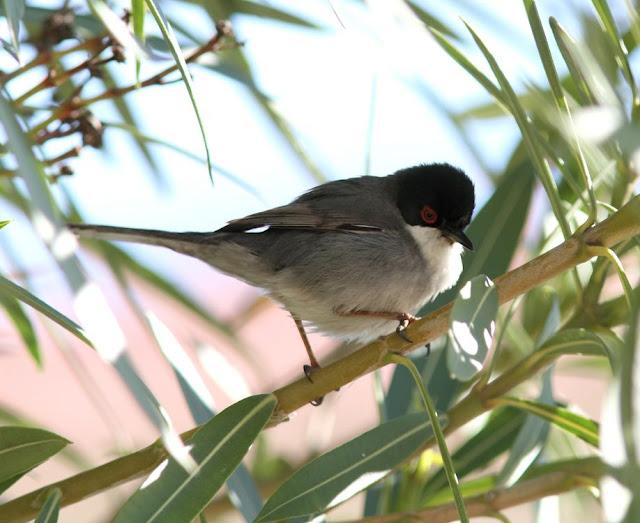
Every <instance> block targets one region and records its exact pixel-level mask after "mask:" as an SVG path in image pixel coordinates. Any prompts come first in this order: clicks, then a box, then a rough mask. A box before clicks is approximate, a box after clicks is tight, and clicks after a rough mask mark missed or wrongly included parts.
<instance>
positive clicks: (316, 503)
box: [256, 413, 433, 523]
mask: <svg viewBox="0 0 640 523" xmlns="http://www.w3.org/2000/svg"><path fill="white" fill-rule="evenodd" d="M432 435H433V431H432V430H431V426H430V424H429V423H428V422H427V421H426V420H425V416H424V413H416V414H409V415H407V416H403V417H401V418H396V419H394V420H391V421H388V422H387V423H383V424H382V425H379V426H378V427H376V428H374V429H373V430H370V431H369V432H366V433H365V434H363V435H361V436H358V437H357V438H355V439H352V440H351V441H349V442H347V443H345V444H344V445H341V446H339V447H337V448H335V449H333V450H332V451H330V452H327V453H326V454H323V455H322V456H320V457H318V458H316V459H314V460H313V461H311V462H310V463H307V464H306V465H304V466H303V467H302V468H300V469H299V470H298V471H297V472H295V473H294V474H293V475H292V476H291V477H290V478H289V479H287V480H286V481H285V482H284V483H283V484H282V485H281V486H280V488H279V489H278V490H277V491H276V492H275V493H274V494H273V495H272V496H271V497H270V498H269V499H268V500H267V502H266V504H265V506H264V508H263V509H262V511H261V512H260V514H258V518H257V519H256V523H258V522H262V521H276V520H281V519H284V518H291V517H295V516H306V515H310V514H317V513H320V512H323V511H324V510H325V509H327V508H330V507H332V506H335V505H337V504H339V503H341V502H342V501H344V500H346V499H349V498H350V497H352V496H353V495H355V494H357V493H358V492H360V491H361V490H363V489H365V488H367V487H368V486H369V485H371V484H373V483H375V482H376V481H378V480H379V479H380V478H382V477H383V476H385V475H386V474H387V473H388V472H389V471H390V470H391V469H393V468H394V467H396V466H397V465H398V464H400V463H402V462H403V461H404V460H406V459H407V458H408V457H409V456H411V455H412V454H413V453H414V452H416V451H417V450H418V449H419V448H420V447H421V446H422V445H423V444H424V443H425V441H427V439H428V438H430V437H432Z"/></svg>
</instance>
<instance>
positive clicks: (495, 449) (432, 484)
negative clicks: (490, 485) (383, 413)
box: [422, 408, 525, 501]
mask: <svg viewBox="0 0 640 523" xmlns="http://www.w3.org/2000/svg"><path fill="white" fill-rule="evenodd" d="M524 420H525V415H524V414H523V413H522V412H520V411H518V410H517V409H514V408H504V409H497V412H494V413H493V414H492V416H491V417H490V418H489V421H488V422H487V424H486V425H485V426H484V427H483V428H482V429H481V430H480V431H479V432H478V433H477V434H475V435H474V436H473V437H471V438H470V439H468V440H467V441H466V442H465V443H464V444H463V445H462V446H461V447H460V448H459V449H458V450H456V451H455V452H454V453H453V456H452V458H453V466H454V467H455V469H456V474H457V475H458V478H460V479H462V478H464V477H465V476H466V475H467V474H470V473H471V472H474V471H477V470H480V469H482V468H484V467H486V466H487V465H488V464H489V463H491V462H492V461H493V460H495V459H496V458H498V457H499V456H500V455H501V454H502V453H503V452H506V451H507V450H509V449H510V448H511V446H512V445H513V442H514V440H515V438H516V436H517V435H518V433H519V432H520V429H521V428H522V424H523V423H524ZM446 487H447V478H446V476H445V474H444V470H442V469H441V470H438V472H437V473H436V474H434V475H433V476H432V477H431V478H430V479H429V480H428V481H427V482H426V483H425V485H424V489H423V492H422V495H423V498H424V499H425V501H427V500H429V501H431V500H430V499H429V498H430V497H431V496H432V495H433V494H435V493H436V492H439V491H440V490H442V489H444V488H446Z"/></svg>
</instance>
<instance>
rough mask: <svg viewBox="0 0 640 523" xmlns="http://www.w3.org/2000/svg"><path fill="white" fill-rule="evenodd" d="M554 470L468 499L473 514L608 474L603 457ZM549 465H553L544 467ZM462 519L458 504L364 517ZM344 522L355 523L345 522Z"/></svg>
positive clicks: (433, 522) (432, 521) (438, 522)
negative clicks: (459, 516)
mask: <svg viewBox="0 0 640 523" xmlns="http://www.w3.org/2000/svg"><path fill="white" fill-rule="evenodd" d="M550 465H552V466H553V468H554V470H552V471H549V472H546V473H540V474H538V475H536V476H535V477H532V478H531V479H524V480H522V481H520V482H518V483H516V484H515V485H514V486H512V487H510V488H498V489H494V490H490V491H489V492H485V493H484V494H480V495H478V496H473V497H469V498H465V505H466V507H467V512H468V513H469V516H471V517H475V516H489V515H491V514H495V513H497V512H500V511H501V510H504V509H505V508H509V507H514V506H516V505H521V504H523V503H527V502H529V501H534V500H538V499H542V498H544V497H546V496H553V495H555V494H561V493H563V492H568V491H570V490H573V489H575V488H581V487H592V486H594V485H596V484H597V483H598V480H599V479H600V477H601V476H602V475H603V473H604V466H603V464H602V462H601V461H600V459H599V458H581V459H577V460H570V461H557V462H555V463H551V464H550ZM544 468H549V467H544ZM457 519H458V512H457V510H456V506H455V504H454V503H446V504H443V505H437V506H435V507H430V508H427V509H424V510H420V511H416V512H405V513H397V514H387V515H384V516H372V517H368V518H361V519H358V520H357V521H359V522H364V523H392V522H400V521H428V522H429V523H448V522H449V521H455V520H457ZM342 523H355V521H354V522H342Z"/></svg>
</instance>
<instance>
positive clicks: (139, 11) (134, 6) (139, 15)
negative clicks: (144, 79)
mask: <svg viewBox="0 0 640 523" xmlns="http://www.w3.org/2000/svg"><path fill="white" fill-rule="evenodd" d="M144 14H145V7H144V0H131V22H132V24H133V34H134V35H136V38H137V39H138V40H140V41H141V42H144V40H145V34H144ZM140 64H141V62H140V58H139V57H136V82H138V83H139V82H140Z"/></svg>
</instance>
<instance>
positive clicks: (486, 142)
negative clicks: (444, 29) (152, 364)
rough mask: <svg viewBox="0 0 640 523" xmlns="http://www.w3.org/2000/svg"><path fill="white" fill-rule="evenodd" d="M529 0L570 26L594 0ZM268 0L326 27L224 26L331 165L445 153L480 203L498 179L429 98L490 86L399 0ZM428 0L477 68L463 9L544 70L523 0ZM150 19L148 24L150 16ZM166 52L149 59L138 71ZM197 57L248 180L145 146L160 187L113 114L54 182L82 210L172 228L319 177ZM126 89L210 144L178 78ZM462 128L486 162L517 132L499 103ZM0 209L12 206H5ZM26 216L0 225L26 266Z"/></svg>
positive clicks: (234, 162) (396, 161)
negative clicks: (494, 114) (575, 10)
mask: <svg viewBox="0 0 640 523" xmlns="http://www.w3.org/2000/svg"><path fill="white" fill-rule="evenodd" d="M46 3H47V5H57V4H55V3H53V2H46ZM538 4H539V9H540V11H541V15H542V18H543V20H546V19H547V18H548V16H549V15H554V16H556V17H557V18H558V19H559V20H560V21H561V23H562V24H563V25H564V26H565V27H566V28H567V29H568V30H569V31H570V32H572V33H573V34H577V21H576V19H575V16H574V15H573V14H571V8H572V6H573V5H580V6H583V7H582V8H583V9H589V8H590V3H589V2H578V1H575V2H551V1H546V2H538ZM126 5H128V4H126V3H123V4H121V6H122V7H125V6H126ZM270 5H274V6H280V7H284V8H287V9H289V10H291V12H293V13H297V14H299V15H301V16H306V17H308V18H309V19H311V20H312V21H315V22H316V23H317V24H318V25H319V26H320V27H321V29H319V30H310V29H305V28H300V27H296V26H292V25H290V24H284V23H280V22H265V21H264V20H261V19H258V18H255V17H251V16H240V17H237V18H235V19H234V20H233V25H234V30H235V33H236V35H237V37H238V39H239V40H240V41H242V42H244V49H245V51H246V54H247V56H248V57H249V60H250V63H251V67H252V70H253V72H254V76H255V78H256V81H257V83H258V85H259V87H260V88H261V89H262V90H263V91H264V92H265V93H267V94H268V95H269V96H270V97H271V100H272V103H273V104H274V106H275V107H276V108H277V110H278V111H279V112H280V113H281V114H282V115H283V116H284V117H285V118H286V119H287V121H288V122H289V123H290V125H291V127H292V128H293V130H294V132H295V134H296V136H297V137H298V139H299V141H300V142H301V144H302V146H303V148H304V149H305V151H306V152H307V154H308V155H309V156H310V157H311V158H312V159H313V161H314V162H315V163H316V164H317V165H318V166H319V167H320V169H321V170H322V172H323V173H324V174H325V175H326V177H327V178H328V179H338V178H346V177H351V176H359V175H362V174H374V175H386V174H390V173H392V172H394V171H395V170H397V169H400V168H403V167H407V166H409V165H413V164H416V163H424V162H426V163H428V162H442V161H446V162H450V163H453V164H456V165H457V166H459V167H461V168H463V169H465V170H466V171H467V172H468V174H469V175H470V176H471V178H472V179H473V180H474V182H475V184H476V192H477V201H478V203H479V205H482V203H483V202H484V201H485V200H486V199H487V198H488V197H489V196H490V194H491V191H492V186H491V185H490V184H489V183H488V181H487V178H486V176H485V173H484V172H483V169H482V167H481V166H480V165H478V163H477V162H476V161H475V160H474V158H473V157H472V155H471V154H469V152H468V151H467V150H466V148H465V147H464V146H463V145H462V144H461V142H460V140H459V137H458V136H457V135H456V134H455V132H453V130H452V128H451V126H450V124H449V123H448V121H447V120H446V118H444V117H443V114H442V112H441V110H440V109H438V107H437V105H434V104H433V103H432V100H433V99H434V98H436V99H438V100H439V101H440V102H442V103H443V104H445V105H446V106H447V107H448V108H449V110H451V111H453V112H458V111H461V110H464V109H467V108H469V107H473V106H474V105H476V104H479V103H483V102H486V101H489V98H488V96H487V95H486V94H485V93H484V91H483V90H482V88H481V87H479V86H478V85H477V83H476V82H475V80H474V79H473V78H471V77H470V76H469V75H468V74H467V73H466V72H465V71H463V70H462V68H461V67H460V66H458V65H457V64H455V63H454V62H453V61H452V60H451V59H450V58H449V57H448V56H447V55H446V54H445V53H444V52H443V51H442V50H441V49H440V48H439V47H438V45H437V44H436V43H435V42H434V40H433V39H432V38H431V37H430V36H429V35H428V34H427V33H426V31H425V30H424V29H423V28H422V27H421V26H420V24H419V23H418V22H417V21H416V20H415V18H412V17H411V16H408V15H407V10H406V6H405V5H404V4H403V2H401V1H399V0H370V1H368V2H366V3H362V2H355V1H337V0H333V1H332V2H329V1H324V0H317V1H313V2H311V1H308V2H304V3H300V2H290V1H289V2H284V1H281V2H270ZM424 5H425V6H426V7H427V8H429V9H432V10H433V12H434V13H436V14H437V15H438V16H439V17H440V18H441V19H442V20H444V21H445V22H447V23H448V24H449V25H450V26H451V27H452V28H454V29H455V30H456V31H458V33H459V34H460V35H462V37H463V41H462V42H461V43H460V44H459V45H460V46H461V47H462V48H464V49H465V50H466V51H469V52H471V56H473V61H474V64H475V65H476V66H477V67H479V68H480V69H481V70H483V71H485V72H486V73H488V74H490V73H489V68H488V66H487V65H486V63H485V61H484V58H483V57H482V56H481V54H480V52H479V51H478V50H477V49H476V48H475V46H474V44H473V43H471V42H470V41H469V40H470V39H469V37H468V35H467V33H466V30H465V28H464V24H463V20H464V21H467V22H468V23H469V24H470V25H472V27H474V29H476V30H477V31H478V32H479V34H480V35H481V37H482V38H483V39H484V40H485V43H486V44H487V46H488V47H489V49H490V50H491V51H492V52H494V53H495V56H496V58H497V59H498V61H499V62H500V64H501V66H502V67H503V69H504V71H505V72H506V74H507V76H508V77H509V79H510V80H511V81H512V82H513V84H514V85H515V86H516V87H523V86H524V85H525V82H531V81H533V82H537V83H539V84H544V73H543V71H542V68H541V66H540V64H539V61H538V59H537V54H536V51H535V46H534V44H533V39H532V38H531V36H530V32H529V28H528V23H527V19H526V15H525V12H524V8H523V6H522V4H521V3H520V2H516V1H513V0H493V1H492V2H491V8H490V9H489V8H487V7H486V4H485V3H483V2H474V1H469V0H465V1H460V2H425V3H424ZM163 6H164V8H165V10H166V11H167V12H168V13H170V14H172V15H173V16H176V17H177V18H179V19H180V21H181V22H182V23H185V24H187V25H188V27H189V29H190V30H191V31H192V32H193V33H195V34H196V35H198V36H200V37H201V38H202V40H203V41H204V40H206V39H208V38H210V36H211V34H212V28H211V23H210V21H209V19H208V18H207V17H204V16H203V15H202V14H201V11H200V10H199V9H198V8H197V7H196V6H188V7H186V8H185V7H184V6H178V5H177V3H175V2H166V3H165V4H163ZM148 27H149V28H150V29H149V31H150V32H152V31H151V30H152V28H153V21H152V20H151V19H149V20H148ZM3 60H5V61H3V62H2V63H1V64H0V65H1V66H4V67H8V66H9V64H8V63H7V62H6V57H3ZM169 63H170V62H155V63H149V64H144V65H143V69H142V71H143V72H142V78H145V77H148V76H150V75H151V74H153V73H154V72H155V71H157V70H158V69H162V68H164V67H166V66H167V65H168V64H169ZM557 63H558V64H560V63H561V61H560V60H557ZM133 70H134V65H133V61H132V60H129V62H128V63H127V64H125V65H124V66H121V67H118V69H117V71H118V72H119V74H120V81H121V82H122V83H123V84H126V83H129V82H131V81H133V78H134V77H133ZM192 71H193V76H194V85H195V92H196V96H197V99H198V103H199V105H200V110H201V112H202V115H203V118H204V120H205V126H206V130H207V138H208V143H209V147H210V151H211V155H212V159H213V162H214V163H215V164H217V165H220V166H221V167H223V168H224V169H226V170H228V171H229V172H231V173H233V174H234V175H235V176H236V177H238V178H240V179H241V180H243V182H245V183H247V184H249V185H250V186H251V187H252V188H253V191H254V194H251V193H249V192H248V191H246V190H245V189H243V188H241V187H239V186H238V185H236V184H234V183H232V182H230V181H229V180H227V179H225V178H224V177H222V176H220V175H219V174H216V173H214V184H213V185H212V184H211V182H210V181H209V178H208V175H207V170H206V167H205V166H204V164H203V163H200V162H196V161H193V160H190V159H188V158H186V157H185V156H183V155H180V154H178V153H175V152H172V151H169V150H167V149H166V148H163V147H155V148H154V149H153V152H154V155H156V157H157V158H158V160H159V163H160V164H161V165H162V166H163V169H164V172H165V174H166V176H167V179H168V185H167V187H165V188H164V189H160V190H159V189H158V188H157V186H156V185H154V183H153V182H152V179H153V176H152V175H151V174H150V173H149V171H148V169H147V167H146V164H145V163H144V162H143V161H142V159H141V157H140V155H139V153H138V152H137V150H136V149H135V148H134V147H132V146H131V140H130V139H129V138H128V137H127V136H126V133H124V132H123V131H120V130H117V129H109V130H107V132H106V134H105V150H104V151H97V150H94V149H91V148H88V147H87V148H84V149H83V151H82V155H81V157H80V158H78V159H74V160H71V161H70V162H69V164H70V165H71V167H72V168H73V169H74V172H75V174H74V175H73V176H70V177H66V178H64V179H63V180H62V181H61V184H60V185H61V186H62V187H63V188H64V190H66V191H69V193H70V194H71V195H72V196H73V198H74V200H75V202H76V204H77V205H78V206H79V207H80V208H81V210H82V212H83V215H84V217H85V220H86V221H88V222H93V223H103V224H110V225H122V226H130V227H146V228H156V229H167V230H175V231H181V230H194V231H195V230H197V231H207V230H215V229H216V228H218V227H220V226H222V225H224V224H225V223H226V222H227V221H228V220H230V219H233V218H237V217H240V216H243V215H246V214H248V213H251V212H256V211H259V210H262V209H264V208H267V207H270V206H275V205H281V204H284V203H286V202H288V201H290V200H291V199H293V198H295V197H296V196H297V195H298V194H300V193H301V192H302V191H304V190H307V189H308V188H310V187H312V186H313V185H316V183H317V182H316V181H315V180H313V178H312V177H311V176H310V175H309V173H308V171H307V170H306V169H305V167H304V166H303V165H302V163H301V162H300V160H299V159H298V158H296V157H295V155H293V154H292V152H291V149H290V148H289V146H288V145H287V144H286V142H285V141H284V139H283V138H282V136H281V135H280V133H279V132H278V131H277V130H276V129H275V128H274V127H273V124H272V123H271V122H270V121H269V119H268V118H267V117H266V115H265V114H264V112H263V111H262V109H261V108H260V107H259V106H258V105H257V104H256V102H255V101H254V100H253V98H252V97H251V95H250V94H249V93H248V92H247V90H246V89H245V88H244V86H242V85H241V84H239V83H237V82H236V81H234V80H231V79H229V78H226V77H224V76H221V75H218V74H213V73H212V72H211V71H209V70H206V69H204V68H201V67H193V68H192ZM40 75H42V71H35V72H34V74H33V75H31V76H30V77H27V78H25V79H24V81H23V85H22V86H18V88H17V89H15V91H16V92H20V89H23V88H25V87H28V86H30V85H33V83H34V82H36V81H38V80H39V79H40ZM12 87H13V86H12ZM89 92H90V89H89ZM36 101H37V100H36ZM41 101H42V102H46V101H47V98H46V97H43V98H42V100H41ZM128 101H129V103H130V105H131V106H132V107H133V108H134V109H135V111H136V114H137V117H138V120H139V121H140V122H141V124H142V125H141V128H142V131H143V132H144V133H145V134H148V135H151V136H154V137H157V138H159V139H163V140H166V141H169V142H171V143H173V144H175V145H177V146H179V147H182V148H185V149H187V150H189V151H192V152H193V153H195V154H197V155H200V156H202V157H204V149H203V145H202V139H201V136H200V133H199V130H198V127H197V124H196V119H195V116H194V113H193V109H192V107H191V103H190V101H189V99H188V97H187V94H186V90H185V88H184V86H183V85H182V84H180V83H175V84H171V85H165V86H162V87H151V88H147V89H143V90H141V91H139V92H134V93H131V94H129V95H128ZM93 109H94V111H95V113H96V114H97V116H98V117H99V118H101V119H102V120H103V121H115V120H117V115H115V114H114V112H113V110H112V109H111V106H110V104H109V103H108V102H106V103H105V102H103V103H101V104H97V105H95V106H94V107H93ZM469 130H470V133H471V136H472V138H473V140H474V141H475V142H476V143H477V145H478V148H479V149H480V150H481V151H482V154H483V157H484V159H485V161H486V162H487V164H488V165H489V166H490V167H491V168H492V169H497V170H499V169H500V168H501V167H502V166H503V165H504V163H505V161H506V159H507V158H508V157H509V155H510V154H511V151H512V149H513V146H514V145H515V143H516V140H517V136H518V134H517V129H516V126H515V124H514V123H513V121H512V120H511V119H510V118H509V117H503V118H498V119H493V120H490V121H478V122H477V123H473V124H470V125H469ZM369 136H370V142H369ZM56 147H57V149H56ZM65 147H68V144H66V145H65V144H57V145H54V146H53V149H52V150H50V153H51V155H53V154H54V153H55V152H60V151H61V150H65ZM105 153H106V154H105ZM367 165H368V166H369V171H368V172H367ZM4 214H5V215H6V217H8V218H9V219H15V218H16V217H15V216H14V214H15V213H12V212H11V210H6V211H5V212H4ZM3 218H4V217H3ZM18 221H19V220H18ZM27 231H28V226H27V225H26V224H24V223H23V224H20V223H17V224H15V226H14V227H10V228H7V229H6V232H7V235H8V239H9V242H10V243H11V244H15V243H18V242H19V243H20V245H21V249H20V250H21V251H22V254H23V259H24V261H25V263H26V264H27V266H32V267H33V266H39V265H42V264H44V263H47V255H46V254H45V252H44V250H43V249H41V248H39V247H38V241H37V240H36V239H35V238H28V236H29V235H28V234H25V233H26V232H27ZM3 232H4V231H3ZM131 249H133V251H134V252H136V253H138V254H139V255H140V256H142V257H143V258H144V259H145V260H146V261H149V262H150V263H152V264H154V265H156V266H157V268H159V269H160V270H164V271H166V272H170V271H171V268H170V266H165V265H164V262H163V258H162V257H159V256H155V254H154V252H153V250H149V249H148V248H144V247H142V248H140V247H131Z"/></svg>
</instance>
